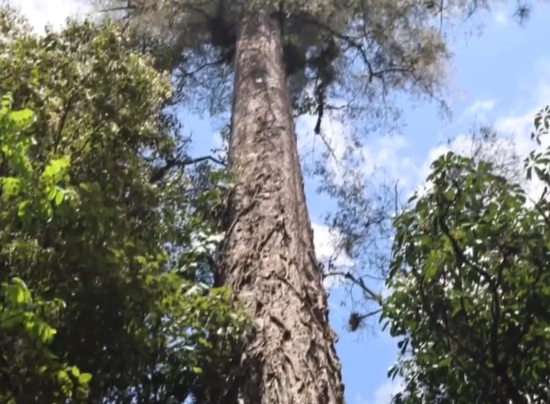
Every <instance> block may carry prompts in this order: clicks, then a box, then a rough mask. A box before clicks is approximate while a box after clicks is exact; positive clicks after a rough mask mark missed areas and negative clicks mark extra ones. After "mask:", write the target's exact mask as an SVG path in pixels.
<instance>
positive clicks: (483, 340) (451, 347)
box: [383, 108, 550, 404]
mask: <svg viewBox="0 0 550 404" xmlns="http://www.w3.org/2000/svg"><path fill="white" fill-rule="evenodd" d="M549 111H550V109H549V108H546V109H545V110H543V111H541V113H540V114H539V115H538V116H537V118H536V119H535V125H536V127H537V132H536V137H537V139H538V140H541V138H542V140H545V139H544V138H545V137H547V136H548V128H549V125H550V118H549V117H550V115H549ZM549 156H550V149H546V150H542V151H540V152H539V151H536V152H533V153H532V154H531V155H530V156H529V158H528V159H526V162H525V167H526V172H527V175H528V178H531V176H533V177H534V178H536V179H537V181H539V183H540V184H541V189H542V190H543V193H542V195H541V196H540V197H537V198H531V197H528V196H527V194H526V192H525V191H524V189H523V188H524V187H523V186H519V185H518V184H517V183H515V182H514V181H510V180H508V179H507V178H505V177H504V176H502V175H500V174H499V172H498V170H497V168H495V166H494V165H493V164H491V163H488V162H486V161H482V160H481V161H477V162H475V161H474V160H473V159H472V158H469V157H463V156H460V155H457V154H454V153H451V152H449V153H448V154H446V155H445V156H442V157H441V158H439V159H438V160H436V161H435V162H434V163H433V165H432V172H431V174H430V176H429V177H428V182H429V185H428V187H427V189H426V190H425V191H424V192H423V193H419V194H417V195H416V196H415V197H414V198H413V200H412V206H411V207H410V208H409V209H407V210H406V211H404V212H403V213H402V214H401V215H399V217H398V218H397V219H396V221H395V229H396V237H395V243H394V248H393V259H392V267H391V277H390V278H389V280H388V283H387V286H388V288H389V290H390V292H391V293H390V296H389V297H388V300H387V302H386V303H385V307H384V313H383V319H384V320H385V322H386V323H387V325H389V330H390V332H391V334H392V335H393V336H394V337H396V338H397V339H398V340H399V342H398V346H399V349H400V356H399V360H398V362H397V364H396V365H395V367H394V368H392V369H391V370H390V375H391V376H393V377H395V376H396V375H400V376H401V377H402V378H403V382H404V392H403V393H401V394H399V395H397V396H396V398H395V402H396V403H410V404H413V403H418V404H420V403H426V404H427V403H434V402H437V403H442V404H446V403H449V404H451V403H452V404H461V403H464V404H466V403H480V404H481V403H487V404H489V403H491V404H505V403H513V404H527V403H547V402H548V401H549V400H550V389H549V387H548V386H549V385H550V366H549V364H548V356H549V355H550V337H549V335H550V334H549V333H548V331H549V330H550V271H549V265H550V244H549V242H548V239H549V236H550V204H549V201H548V197H547V192H548V187H550V177H549V175H548V173H549V171H550V164H549V162H550V160H549ZM525 182H526V181H525ZM520 185H524V184H520Z"/></svg>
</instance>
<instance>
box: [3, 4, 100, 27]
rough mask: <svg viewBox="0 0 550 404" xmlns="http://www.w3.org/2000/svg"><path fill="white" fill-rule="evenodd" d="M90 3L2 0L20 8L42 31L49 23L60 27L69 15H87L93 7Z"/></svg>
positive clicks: (34, 25)
mask: <svg viewBox="0 0 550 404" xmlns="http://www.w3.org/2000/svg"><path fill="white" fill-rule="evenodd" d="M90 3H91V1H82V0H1V4H2V5H9V6H12V7H14V8H15V9H17V10H20V11H21V12H22V14H23V15H24V16H25V17H26V18H27V19H28V20H29V23H30V24H31V25H32V26H33V27H34V29H35V30H36V31H37V32H42V31H43V30H44V27H45V26H46V25H47V24H51V25H52V26H53V27H54V28H59V27H61V26H63V24H64V23H65V20H66V19H67V18H68V17H74V16H82V15H85V14H86V13H88V12H90V11H91V9H92V8H91V6H90Z"/></svg>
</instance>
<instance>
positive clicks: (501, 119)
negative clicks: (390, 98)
mask: <svg viewBox="0 0 550 404" xmlns="http://www.w3.org/2000/svg"><path fill="white" fill-rule="evenodd" d="M538 71H539V78H538V80H537V82H536V83H532V84H533V85H532V87H531V88H530V89H529V90H528V91H527V94H526V96H525V98H526V99H527V100H528V102H527V103H526V104H525V103H524V104H523V105H521V106H520V107H514V109H513V110H511V111H510V112H508V113H506V114H502V115H500V116H496V119H495V120H494V127H495V129H496V130H497V131H498V132H499V133H501V134H502V135H503V136H506V137H509V138H505V137H503V138H502V139H500V140H498V139H497V141H494V142H492V143H487V144H486V145H485V146H484V147H485V151H484V155H491V152H490V151H491V150H498V151H499V153H502V152H503V151H506V150H509V152H510V153H515V154H516V155H517V156H519V157H520V160H521V164H523V163H522V161H523V159H524V158H525V157H527V156H528V154H529V153H530V152H531V151H532V150H533V149H535V148H537V145H536V144H535V142H534V141H532V140H531V137H530V134H531V132H532V131H533V129H534V126H533V120H534V116H535V114H536V113H537V112H538V111H539V110H540V109H541V108H542V107H544V106H545V105H548V104H550V60H542V61H541V62H540V63H539V67H538ZM494 106H495V101H494V100H479V101H476V102H474V103H473V104H471V105H470V106H469V107H467V108H466V109H465V111H464V114H463V116H471V115H472V114H475V113H483V112H488V111H491V110H492V109H493V108H494ZM541 140H542V145H541V146H540V147H541V148H543V149H545V148H546V147H548V146H550V139H549V137H548V136H546V137H545V138H543V139H541ZM450 150H452V151H454V152H456V153H460V154H466V155H468V154H470V153H471V151H472V138H471V136H469V135H460V136H458V137H456V138H455V139H454V141H453V142H451V144H449V145H439V146H437V147H434V148H432V149H431V150H430V152H429V153H428V155H427V156H426V159H425V161H424V163H423V164H422V165H421V168H420V178H421V180H422V181H423V180H424V179H425V178H426V176H427V175H428V173H429V171H430V165H431V163H432V162H433V161H434V160H435V159H436V158H437V157H439V156H441V155H442V154H444V153H446V152H447V151H450ZM495 154H496V153H495ZM524 186H525V188H526V191H527V193H528V196H530V197H531V198H533V199H536V198H537V197H538V196H540V193H541V190H542V184H541V183H540V182H539V181H536V180H534V181H531V182H526V183H525V184H524ZM428 187H429V184H425V183H423V184H421V185H420V189H424V190H425V189H427V188H428Z"/></svg>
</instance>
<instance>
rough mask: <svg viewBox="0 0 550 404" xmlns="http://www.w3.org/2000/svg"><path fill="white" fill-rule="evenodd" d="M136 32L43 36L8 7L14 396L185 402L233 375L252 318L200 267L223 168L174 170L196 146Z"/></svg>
mask: <svg viewBox="0 0 550 404" xmlns="http://www.w3.org/2000/svg"><path fill="white" fill-rule="evenodd" d="M130 34H131V33H129V32H128V31H125V30H124V29H123V27H121V26H120V25H119V24H117V23H114V22H112V21H104V22H102V23H101V24H98V25H95V24H92V23H91V22H89V21H85V22H82V23H80V22H77V21H69V22H68V24H67V26H66V27H65V28H64V29H63V30H62V31H61V32H54V31H52V30H47V31H46V33H45V35H43V36H36V35H33V34H31V32H30V30H29V29H28V26H27V25H26V23H25V22H24V21H23V20H22V19H21V18H19V17H18V15H17V14H15V13H14V12H13V11H12V10H10V9H9V8H0V36H1V38H2V49H1V50H0V72H1V73H0V93H1V94H4V95H5V98H4V102H3V104H2V112H1V117H0V118H1V120H0V148H1V149H0V186H1V189H0V206H1V208H2V209H1V212H0V285H2V286H1V288H2V297H1V300H0V304H1V306H0V315H1V316H2V319H3V320H2V324H1V325H0V327H2V329H3V332H2V333H1V334H0V352H2V357H1V360H0V401H2V402H12V401H13V402H16V403H17V404H21V403H23V404H25V403H36V402H40V403H55V402H77V401H79V400H84V401H85V402H109V403H130V402H135V401H136V400H137V401H139V402H145V401H146V402H150V403H166V400H168V398H170V397H172V398H174V399H176V401H177V402H183V401H184V400H185V399H186V398H188V397H189V396H190V395H200V394H202V392H201V389H203V387H201V386H203V385H204V379H205V378H206V377H208V375H209V374H210V373H212V372H214V371H216V372H217V373H220V374H223V375H224V376H226V377H228V378H229V377H231V375H232V374H233V372H231V371H230V370H229V368H228V367H227V366H229V365H228V363H229V360H230V359H231V358H230V354H231V352H232V349H233V347H235V346H236V344H238V343H239V341H240V337H241V336H242V333H243V332H244V331H245V330H247V329H248V328H247V321H246V319H245V318H244V317H243V316H242V315H241V314H240V312H239V311H236V310H235V308H234V307H233V306H232V304H231V297H230V296H229V293H228V292H227V291H226V290H223V289H212V288H211V287H210V286H209V285H208V284H206V283H203V282H199V279H198V278H197V274H198V273H202V274H203V275H201V278H200V280H203V281H206V280H208V277H207V276H206V275H204V273H206V272H208V266H207V265H206V263H205V262H206V259H207V258H208V255H209V254H211V252H212V250H213V249H214V248H215V247H216V244H217V242H218V241H219V239H220V235H218V234H216V233H215V232H214V229H213V226H212V223H211V221H210V220H209V218H208V217H207V216H206V215H205V212H208V209H207V207H212V206H214V205H215V204H216V203H218V199H219V191H218V190H217V188H216V187H217V182H218V181H220V180H221V179H223V178H224V176H223V173H221V172H212V170H208V169H204V168H203V169H201V171H200V175H199V174H196V175H195V174H193V175H191V173H190V172H189V171H188V170H186V169H185V167H183V168H182V166H181V165H180V166H178V165H174V164H172V165H170V167H172V169H168V168H167V167H168V166H169V164H168V162H174V161H176V160H177V159H179V158H180V157H181V155H182V153H184V146H185V142H186V141H185V139H183V138H182V137H181V135H180V133H179V128H178V125H177V124H176V121H175V119H174V117H173V116H171V115H170V114H169V113H168V112H166V109H165V107H166V105H167V104H168V103H169V101H170V98H171V88H170V81H169V77H168V76H167V75H165V74H160V73H158V71H157V70H155V68H154V66H153V59H152V57H150V56H148V55H147V54H145V53H143V52H139V51H137V50H136V49H135V47H133V45H132V42H131V40H130V38H129V37H130ZM8 94H10V95H9V97H8V96H7V95H8ZM30 111H33V113H31V112H30ZM178 167H180V169H176V168H178ZM159 170H161V171H162V170H163V172H164V175H162V176H160V177H158V176H157V179H156V180H155V181H153V180H152V178H153V176H154V174H155V173H158V172H159ZM197 175H198V176H200V177H202V178H204V180H203V182H202V183H201V184H200V185H201V186H200V187H197V186H195V185H194V182H193V181H192V178H194V177H197ZM207 179H208V181H207ZM203 185H204V187H203ZM199 270H200V271H199ZM212 335H217V343H216V344H214V343H213V341H212V340H211V336H212ZM222 381H223V380H222ZM10 400H12V401H10Z"/></svg>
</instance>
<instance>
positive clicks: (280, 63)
mask: <svg viewBox="0 0 550 404" xmlns="http://www.w3.org/2000/svg"><path fill="white" fill-rule="evenodd" d="M109 3H110V4H111V5H113V4H114V8H113V7H111V8H110V9H111V10H123V11H127V12H128V15H129V16H131V17H133V22H134V23H135V25H136V26H140V27H142V28H145V29H144V30H143V31H145V32H146V31H148V32H147V34H149V35H148V36H145V40H143V41H142V42H141V44H142V45H143V46H144V47H147V46H149V45H150V44H151V43H156V42H159V41H161V42H164V43H165V44H166V45H167V46H166V47H167V48H168V49H171V50H172V52H170V53H169V54H168V56H167V55H166V54H165V55H162V57H160V58H159V62H158V66H159V67H162V68H166V69H168V70H169V71H171V72H173V75H174V78H175V79H176V82H177V85H176V88H177V89H178V90H179V89H183V88H189V85H193V84H195V85H197V86H198V87H201V86H203V87H208V88H209V89H211V90H212V91H213V94H214V95H215V96H216V98H218V99H220V98H221V99H222V100H223V99H224V97H222V96H223V95H226V94H228V93H232V95H233V104H232V118H231V135H230V141H229V166H230V169H231V170H232V173H233V175H234V178H235V180H236V185H235V188H234V190H233V192H232V193H231V195H230V197H229V204H228V209H227V212H226V215H225V218H224V226H223V227H224V230H225V231H226V235H225V236H226V239H225V241H224V243H223V244H222V247H221V250H220V254H219V260H218V263H217V268H218V276H217V279H218V282H219V283H220V284H224V285H227V286H229V287H231V288H232V289H233V291H234V292H235V293H236V295H237V296H238V297H239V298H240V299H241V300H242V301H243V302H244V304H245V306H246V307H247V309H248V311H249V312H250V313H252V314H253V316H254V317H255V319H256V325H257V328H258V330H257V338H256V339H255V341H254V342H253V343H251V344H249V345H248V347H247V349H246V352H244V354H243V355H242V358H241V364H242V368H243V369H244V370H245V371H246V372H247V375H246V377H244V378H243V379H242V380H241V388H240V394H241V395H242V398H243V399H244V400H245V402H250V403H279V404H283V403H293V402H327V403H341V402H342V400H343V386H342V383H341V376H340V365H339V363H338V360H337V358H336V355H335V353H334V335H333V334H332V332H331V331H330V329H329V326H328V318H327V304H326V297H325V295H324V291H323V288H322V283H321V280H322V276H323V274H322V271H321V270H320V269H319V265H318V263H317V262H316V259H315V255H314V249H313V240H312V231H311V226H310V222H309V217H308V214H307V209H306V204H305V197H304V191H303V183H302V182H303V180H302V174H301V170H300V162H299V159H298V153H297V150H296V138H295V133H294V123H293V119H292V112H293V111H292V110H293V109H294V110H295V111H296V112H298V113H304V112H314V113H315V114H316V115H317V116H318V124H317V125H316V132H317V133H318V134H319V135H320V136H322V131H321V121H322V118H323V116H324V114H325V112H326V111H329V110H330V109H331V108H333V106H330V105H329V104H328V102H327V100H328V99H330V98H331V97H332V98H333V97H338V96H348V98H349V94H356V93H359V94H360V96H358V97H355V98H354V100H355V102H350V103H349V105H347V107H348V111H350V112H355V113H356V114H357V113H359V112H361V114H362V116H361V118H362V119H365V120H366V119H368V116H369V115H366V114H367V113H370V114H371V115H370V116H376V115H377V114H378V115H380V114H381V113H382V112H384V113H387V112H393V111H392V110H391V109H388V108H386V104H385V103H378V104H377V103H373V101H375V100H377V99H378V100H381V99H384V100H385V99H386V96H387V95H388V93H389V91H390V90H405V91H412V92H416V93H419V94H422V95H428V96H430V97H434V98H435V97H437V95H438V93H439V91H440V90H441V88H442V86H443V84H444V81H445V75H444V71H443V70H444V69H443V67H444V62H445V61H446V60H447V59H448V56H449V52H448V49H447V47H446V42H445V39H444V36H443V34H442V33H441V31H440V24H439V19H438V18H436V17H437V16H439V15H441V16H447V15H449V14H450V13H456V12H457V11H458V12H461V13H466V14H468V13H472V12H474V11H475V10H477V9H479V8H483V7H485V6H487V2H485V1H483V2H478V1H472V2H464V1H451V2H446V3H441V5H440V4H436V3H435V2H415V1H410V2H409V1H400V2H395V1H386V0H373V1H368V2H365V1H343V2H342V1H322V2H321V1H287V2H285V1H277V2H275V1H224V0H219V1H211V2H204V1H200V2H198V1H192V0H184V1H166V2H156V1H148V0H142V1H131V2H128V3H125V2H121V1H110V2H109ZM151 38H152V39H151ZM159 56H160V55H159ZM231 66H233V70H232V69H231ZM209 67H215V68H217V72H220V75H219V76H218V77H219V80H216V79H214V77H213V73H212V70H209V69H208V68H209ZM232 72H234V75H235V80H234V86H233V87H231V86H230V85H228V84H227V83H228V81H227V77H228V76H229V74H230V73H232ZM287 84H288V86H287ZM228 90H229V91H228ZM329 90H330V91H329ZM357 90H359V91H357ZM179 98H180V99H182V98H183V97H179ZM382 104H383V105H382ZM222 107H223V102H222ZM289 341H292V343H290V342H289Z"/></svg>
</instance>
